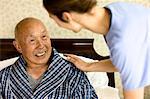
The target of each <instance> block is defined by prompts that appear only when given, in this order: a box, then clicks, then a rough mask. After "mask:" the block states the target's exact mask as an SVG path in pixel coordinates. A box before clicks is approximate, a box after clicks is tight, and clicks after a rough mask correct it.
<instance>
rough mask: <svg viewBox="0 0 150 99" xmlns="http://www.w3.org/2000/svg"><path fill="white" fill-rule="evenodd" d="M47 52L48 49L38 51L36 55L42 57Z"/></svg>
mask: <svg viewBox="0 0 150 99" xmlns="http://www.w3.org/2000/svg"><path fill="white" fill-rule="evenodd" d="M45 53H46V51H44V52H39V53H37V54H36V55H35V56H37V57H41V56H43V55H44V54H45Z"/></svg>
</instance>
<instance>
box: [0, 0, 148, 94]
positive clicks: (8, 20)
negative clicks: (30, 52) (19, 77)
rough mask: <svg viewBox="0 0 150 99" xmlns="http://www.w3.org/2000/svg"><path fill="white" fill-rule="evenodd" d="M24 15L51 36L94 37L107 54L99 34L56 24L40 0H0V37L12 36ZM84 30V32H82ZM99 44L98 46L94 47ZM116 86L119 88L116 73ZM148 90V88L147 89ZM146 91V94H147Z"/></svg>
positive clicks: (105, 1) (102, 1) (99, 50)
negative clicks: (78, 31)
mask: <svg viewBox="0 0 150 99" xmlns="http://www.w3.org/2000/svg"><path fill="white" fill-rule="evenodd" d="M98 1H99V2H98V5H100V6H104V5H106V4H109V3H110V2H114V1H125V2H136V3H140V4H143V5H145V6H150V1H149V0H98ZM25 17H36V18H39V19H40V20H42V21H43V22H44V24H45V25H46V27H47V29H48V31H49V34H50V36H51V37H52V38H94V39H95V41H94V48H95V50H96V51H97V53H99V54H101V55H109V51H108V48H107V47H106V44H105V42H104V39H103V37H102V36H101V35H97V34H92V33H91V32H89V31H87V30H82V31H81V32H80V33H77V34H75V33H73V32H71V31H68V30H65V29H63V28H58V26H57V25H56V24H55V23H54V22H53V20H51V19H50V18H49V17H48V13H47V12H46V11H45V9H44V8H43V7H42V0H0V38H14V28H15V25H16V24H17V22H19V21H20V20H22V19H23V18H25ZM83 32H84V33H83ZM96 46H100V47H96ZM116 75H117V78H116V79H117V80H116V83H117V87H118V88H120V89H121V87H120V86H121V84H120V80H118V79H119V76H118V74H116ZM147 90H148V89H147ZM148 93H150V92H148V91H147V94H146V96H148Z"/></svg>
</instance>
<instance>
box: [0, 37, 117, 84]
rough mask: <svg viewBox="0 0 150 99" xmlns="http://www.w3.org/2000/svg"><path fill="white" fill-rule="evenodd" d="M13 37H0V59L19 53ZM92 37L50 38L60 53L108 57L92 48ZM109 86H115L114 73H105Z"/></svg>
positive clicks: (97, 58)
mask: <svg viewBox="0 0 150 99" xmlns="http://www.w3.org/2000/svg"><path fill="white" fill-rule="evenodd" d="M13 40H14V39H0V60H5V59H8V58H12V57H16V56H18V55H19V53H18V52H17V51H16V49H15V48H14V46H13V44H12V42H13ZM93 40H94V39H51V42H52V46H53V47H54V48H55V49H56V50H57V51H58V52H61V53H71V54H76V55H80V56H84V57H88V58H92V59H96V60H103V59H108V58H109V56H106V57H103V56H100V55H98V54H97V53H96V52H95V50H94V48H93ZM107 75H108V78H109V86H112V87H115V81H114V73H107Z"/></svg>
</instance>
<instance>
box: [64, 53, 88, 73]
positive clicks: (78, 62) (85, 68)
mask: <svg viewBox="0 0 150 99" xmlns="http://www.w3.org/2000/svg"><path fill="white" fill-rule="evenodd" d="M65 56H66V57H67V60H68V61H70V62H71V63H73V64H74V65H75V66H76V67H77V68H78V69H80V70H82V71H85V72H88V71H90V63H87V62H85V61H83V60H82V59H80V58H78V57H77V55H73V54H65Z"/></svg>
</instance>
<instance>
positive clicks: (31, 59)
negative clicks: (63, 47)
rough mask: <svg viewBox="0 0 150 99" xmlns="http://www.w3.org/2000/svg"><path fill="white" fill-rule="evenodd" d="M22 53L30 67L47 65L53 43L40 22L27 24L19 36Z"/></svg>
mask: <svg viewBox="0 0 150 99" xmlns="http://www.w3.org/2000/svg"><path fill="white" fill-rule="evenodd" d="M18 37H19V38H18V46H19V47H20V53H22V55H23V57H24V58H25V60H26V61H27V64H28V65H34V66H37V65H39V66H41V65H46V64H47V62H48V59H49V57H50V55H51V50H52V48H51V42H50V38H49V36H48V33H47V30H46V28H45V26H44V25H43V24H42V23H41V22H39V21H33V22H30V23H27V24H26V25H25V26H23V27H22V30H21V35H20V36H18Z"/></svg>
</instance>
